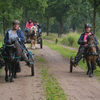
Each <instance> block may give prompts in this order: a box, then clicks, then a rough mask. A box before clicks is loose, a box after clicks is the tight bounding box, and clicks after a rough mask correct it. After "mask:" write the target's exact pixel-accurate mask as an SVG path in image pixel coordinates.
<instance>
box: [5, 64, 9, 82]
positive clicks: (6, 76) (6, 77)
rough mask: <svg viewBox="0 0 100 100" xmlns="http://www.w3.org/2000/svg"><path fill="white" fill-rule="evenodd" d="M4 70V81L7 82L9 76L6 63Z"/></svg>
mask: <svg viewBox="0 0 100 100" xmlns="http://www.w3.org/2000/svg"><path fill="white" fill-rule="evenodd" d="M5 72H6V75H5V81H6V82H8V81H9V78H8V67H7V65H5Z"/></svg>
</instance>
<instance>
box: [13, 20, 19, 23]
mask: <svg viewBox="0 0 100 100" xmlns="http://www.w3.org/2000/svg"><path fill="white" fill-rule="evenodd" d="M12 23H13V24H20V22H19V21H18V20H14V21H13V22H12Z"/></svg>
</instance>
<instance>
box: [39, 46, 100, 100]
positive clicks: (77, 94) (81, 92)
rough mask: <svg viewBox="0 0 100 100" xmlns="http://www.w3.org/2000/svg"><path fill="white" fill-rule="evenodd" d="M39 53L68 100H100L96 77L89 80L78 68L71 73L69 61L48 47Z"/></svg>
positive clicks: (99, 84) (99, 87)
mask: <svg viewBox="0 0 100 100" xmlns="http://www.w3.org/2000/svg"><path fill="white" fill-rule="evenodd" d="M39 53H40V54H41V55H43V56H44V58H45V60H46V61H47V62H48V66H49V67H50V73H51V74H53V76H54V77H55V78H57V80H58V82H59V83H60V85H61V87H62V88H63V90H64V91H65V93H66V95H67V97H68V100H100V82H99V81H98V80H97V79H96V78H95V77H93V78H89V77H88V76H87V75H86V72H85V71H84V70H82V69H81V68H80V67H78V66H77V67H76V68H74V71H73V73H69V66H70V65H69V60H68V59H66V58H65V57H63V56H62V55H60V54H59V53H57V52H56V51H54V50H51V49H50V48H49V47H47V46H43V49H40V50H39Z"/></svg>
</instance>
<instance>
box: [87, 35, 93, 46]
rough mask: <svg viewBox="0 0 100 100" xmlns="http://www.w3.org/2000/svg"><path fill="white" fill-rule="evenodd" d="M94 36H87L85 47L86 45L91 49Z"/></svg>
mask: <svg viewBox="0 0 100 100" xmlns="http://www.w3.org/2000/svg"><path fill="white" fill-rule="evenodd" d="M94 36H95V34H93V35H89V36H88V37H87V45H88V46H89V47H93V46H94V45H95V40H94Z"/></svg>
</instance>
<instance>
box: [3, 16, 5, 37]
mask: <svg viewBox="0 0 100 100" xmlns="http://www.w3.org/2000/svg"><path fill="white" fill-rule="evenodd" d="M4 20H5V18H4V16H3V35H4V36H5V21H4Z"/></svg>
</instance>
